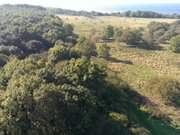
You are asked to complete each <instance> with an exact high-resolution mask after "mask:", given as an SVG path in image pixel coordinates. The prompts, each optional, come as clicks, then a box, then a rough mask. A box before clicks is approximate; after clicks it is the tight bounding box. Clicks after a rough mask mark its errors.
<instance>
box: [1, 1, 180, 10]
mask: <svg viewBox="0 0 180 135" xmlns="http://www.w3.org/2000/svg"><path fill="white" fill-rule="evenodd" d="M154 3H157V4H159V3H163V4H165V3H171V4H173V3H179V4H180V0H0V5H1V4H32V5H41V6H45V7H58V8H65V9H73V10H99V11H101V10H104V9H106V8H107V9H108V8H110V7H113V6H117V5H127V4H154Z"/></svg>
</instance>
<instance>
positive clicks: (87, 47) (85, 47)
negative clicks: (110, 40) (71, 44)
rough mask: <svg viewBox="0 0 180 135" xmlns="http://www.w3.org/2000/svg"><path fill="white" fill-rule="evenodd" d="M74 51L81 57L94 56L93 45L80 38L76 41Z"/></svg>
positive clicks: (94, 48)
mask: <svg viewBox="0 0 180 135" xmlns="http://www.w3.org/2000/svg"><path fill="white" fill-rule="evenodd" d="M75 50H76V51H77V52H79V54H80V55H81V56H86V57H88V58H89V57H91V56H93V55H95V53H96V51H95V50H96V47H95V44H94V43H93V42H91V41H90V40H88V39H87V38H85V37H80V38H79V39H78V42H77V44H76V46H75Z"/></svg>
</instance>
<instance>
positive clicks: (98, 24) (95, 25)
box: [60, 16, 176, 36]
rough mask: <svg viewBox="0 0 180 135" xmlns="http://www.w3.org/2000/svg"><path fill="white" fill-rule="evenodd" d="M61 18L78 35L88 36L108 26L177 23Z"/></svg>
mask: <svg viewBox="0 0 180 135" xmlns="http://www.w3.org/2000/svg"><path fill="white" fill-rule="evenodd" d="M60 18H61V19H63V21H64V22H66V23H70V24H72V25H73V26H74V28H75V31H76V32H77V33H78V34H82V35H87V36H88V34H89V32H91V31H92V30H93V29H95V30H96V31H100V32H101V31H102V30H103V28H104V27H106V26H107V25H113V26H114V27H130V28H139V27H142V28H145V27H146V26H147V25H148V24H149V23H150V22H152V21H157V22H168V23H173V22H175V21H176V19H147V18H127V17H115V16H101V17H99V16H98V17H83V16H60Z"/></svg>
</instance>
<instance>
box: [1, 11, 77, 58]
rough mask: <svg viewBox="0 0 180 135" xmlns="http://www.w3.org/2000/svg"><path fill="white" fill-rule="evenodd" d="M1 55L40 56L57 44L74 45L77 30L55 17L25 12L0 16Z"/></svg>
mask: <svg viewBox="0 0 180 135" xmlns="http://www.w3.org/2000/svg"><path fill="white" fill-rule="evenodd" d="M0 20H1V21H0V30H1V33H0V52H1V53H4V54H6V55H12V54H13V55H15V56H18V57H24V56H27V55H29V54H32V53H40V52H43V51H45V50H47V49H49V48H50V47H51V46H53V45H54V44H55V42H56V41H58V40H62V41H63V42H67V43H72V44H74V43H75V41H76V38H77V36H76V35H75V34H74V33H73V27H72V26H71V25H69V24H64V23H63V21H62V20H61V19H60V18H59V17H56V16H53V15H48V14H47V15H45V14H38V13H37V14H36V13H34V14H27V15H24V14H23V13H17V14H8V13H2V14H1V15H0Z"/></svg>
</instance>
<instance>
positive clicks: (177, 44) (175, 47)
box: [169, 35, 180, 53]
mask: <svg viewBox="0 0 180 135" xmlns="http://www.w3.org/2000/svg"><path fill="white" fill-rule="evenodd" d="M169 49H170V50H171V51H172V52H175V53H180V35H178V36H175V37H173V38H171V40H170V47H169Z"/></svg>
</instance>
